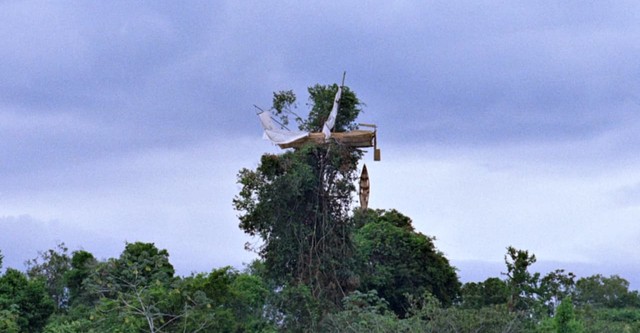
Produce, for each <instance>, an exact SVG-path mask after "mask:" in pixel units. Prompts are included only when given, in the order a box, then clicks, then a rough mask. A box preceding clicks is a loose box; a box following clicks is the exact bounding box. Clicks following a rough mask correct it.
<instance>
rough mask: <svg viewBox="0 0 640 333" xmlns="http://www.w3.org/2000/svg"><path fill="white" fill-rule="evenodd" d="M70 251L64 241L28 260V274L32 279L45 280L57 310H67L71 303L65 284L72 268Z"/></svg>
mask: <svg viewBox="0 0 640 333" xmlns="http://www.w3.org/2000/svg"><path fill="white" fill-rule="evenodd" d="M68 251H69V249H68V248H67V247H66V245H65V244H64V243H59V244H58V245H57V246H56V248H55V249H49V250H47V251H44V252H38V257H36V258H34V259H31V260H28V261H27V262H26V265H27V275H28V276H29V278H31V279H42V281H44V284H45V286H46V288H47V292H48V293H49V295H50V296H51V298H52V299H53V302H54V305H55V307H56V310H57V311H59V310H65V309H66V308H67V307H68V305H69V304H68V303H69V295H68V289H67V288H66V284H65V274H66V273H67V271H68V270H69V269H70V268H71V258H70V257H69V255H68Z"/></svg>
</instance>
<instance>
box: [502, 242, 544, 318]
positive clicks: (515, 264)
mask: <svg viewBox="0 0 640 333" xmlns="http://www.w3.org/2000/svg"><path fill="white" fill-rule="evenodd" d="M504 261H505V264H506V265H507V272H506V273H503V274H504V275H506V276H507V285H508V286H509V292H510V296H509V300H508V303H507V304H508V306H509V309H510V310H511V311H527V310H534V306H535V302H536V299H535V297H536V293H537V284H538V280H539V278H540V273H534V274H531V273H530V272H529V267H531V265H533V264H534V263H535V262H536V256H535V255H534V254H531V255H530V254H529V251H526V250H518V249H516V248H514V247H512V246H509V247H508V248H507V254H505V256H504Z"/></svg>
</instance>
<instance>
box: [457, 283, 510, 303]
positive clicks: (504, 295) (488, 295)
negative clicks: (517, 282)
mask: <svg viewBox="0 0 640 333" xmlns="http://www.w3.org/2000/svg"><path fill="white" fill-rule="evenodd" d="M461 294H462V304H461V305H462V307H463V308H471V309H480V308H483V307H487V306H493V305H499V304H507V301H508V300H509V295H510V293H509V287H508V285H507V283H506V282H505V281H503V280H501V279H499V278H497V277H491V278H487V279H486V280H485V281H484V282H478V283H476V282H469V283H465V284H464V285H463V286H462V289H461Z"/></svg>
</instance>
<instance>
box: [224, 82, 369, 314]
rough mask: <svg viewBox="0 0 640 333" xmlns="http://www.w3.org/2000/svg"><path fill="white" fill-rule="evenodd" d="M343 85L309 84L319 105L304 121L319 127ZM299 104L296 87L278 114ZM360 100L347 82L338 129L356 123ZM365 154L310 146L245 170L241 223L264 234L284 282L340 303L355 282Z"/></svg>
mask: <svg viewBox="0 0 640 333" xmlns="http://www.w3.org/2000/svg"><path fill="white" fill-rule="evenodd" d="M337 89H338V86H337V85H329V86H322V85H316V86H314V87H311V88H309V94H310V99H309V106H310V108H311V111H310V112H309V117H308V118H307V119H304V120H303V119H302V118H300V117H296V120H297V121H298V125H299V127H300V128H303V129H305V130H308V131H319V130H320V129H321V126H322V124H323V122H324V120H325V119H326V118H327V116H328V114H329V112H330V110H331V106H332V104H333V98H334V96H335V93H336V91H337ZM294 108H295V95H293V93H291V92H280V93H277V94H274V107H273V108H272V110H273V113H274V116H278V117H281V118H282V117H286V116H287V115H286V114H285V112H286V110H291V109H294ZM359 113H360V102H359V101H358V99H357V97H356V95H355V94H354V93H353V92H352V91H351V90H349V89H348V88H347V87H345V88H344V90H343V93H342V99H341V102H340V109H339V112H338V117H337V119H336V124H335V128H334V130H335V131H344V130H346V129H349V128H353V127H355V126H356V124H355V122H354V121H355V119H356V118H357V116H358V114H359ZM361 156H362V152H360V151H359V150H357V149H354V148H351V147H348V146H346V145H340V144H337V143H335V142H331V141H330V142H327V143H326V144H322V145H316V144H309V145H306V146H303V147H302V148H299V149H296V150H293V151H287V152H285V153H283V154H279V155H272V154H265V155H263V156H262V158H261V161H260V164H259V166H258V167H257V168H256V169H255V170H249V169H242V170H241V171H240V172H239V174H238V183H239V184H241V185H242V189H241V191H240V193H239V194H238V195H237V196H236V197H235V198H234V200H233V204H234V207H235V209H236V210H238V211H239V212H240V216H239V218H240V228H241V229H243V230H244V231H245V232H246V233H248V234H250V235H254V236H258V237H260V238H261V239H262V244H261V246H260V247H259V248H258V249H257V250H258V253H259V254H260V255H261V257H262V258H263V259H264V263H265V273H266V274H267V277H269V278H270V279H272V280H274V281H276V282H277V283H278V284H280V285H281V286H284V285H289V286H298V285H304V286H306V287H308V288H309V291H310V293H311V295H312V297H313V298H314V299H316V300H320V301H323V302H324V301H327V302H328V303H329V304H335V305H339V304H340V300H341V299H342V297H343V296H344V295H346V294H347V293H348V292H349V291H351V290H353V289H354V288H355V283H356V282H357V281H356V280H355V277H354V274H353V272H352V269H351V266H352V262H353V259H352V258H353V244H352V240H351V233H352V228H353V225H352V223H351V221H352V220H351V219H350V218H349V212H350V208H351V202H352V196H353V193H354V191H355V186H354V182H355V180H356V178H357V175H356V171H357V167H356V166H357V163H358V161H359V159H360V157H361Z"/></svg>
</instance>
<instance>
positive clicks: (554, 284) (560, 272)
mask: <svg viewBox="0 0 640 333" xmlns="http://www.w3.org/2000/svg"><path fill="white" fill-rule="evenodd" d="M575 277H576V276H575V274H573V273H571V272H569V273H565V271H564V269H557V270H555V271H553V272H550V273H548V274H547V275H545V276H544V277H543V278H542V279H541V280H540V288H539V289H538V296H539V302H540V303H542V304H544V306H545V307H546V309H547V314H548V315H553V313H554V310H555V308H556V307H557V306H558V305H559V303H560V302H561V301H562V300H563V299H565V298H566V297H570V296H571V295H573V294H574V292H575V286H576V282H575Z"/></svg>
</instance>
